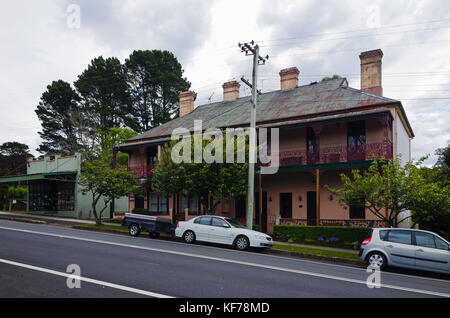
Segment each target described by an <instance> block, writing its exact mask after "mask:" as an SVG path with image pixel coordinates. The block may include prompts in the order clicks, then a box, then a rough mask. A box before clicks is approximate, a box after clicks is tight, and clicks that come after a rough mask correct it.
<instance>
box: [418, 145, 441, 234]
mask: <svg viewBox="0 0 450 318" xmlns="http://www.w3.org/2000/svg"><path fill="white" fill-rule="evenodd" d="M436 154H437V155H438V160H437V162H436V164H435V165H434V166H433V167H420V173H421V174H422V176H423V178H424V179H425V180H426V185H425V186H424V187H422V188H421V189H418V190H419V191H418V194H420V195H418V196H417V199H416V201H415V206H414V209H413V213H412V220H413V222H414V224H417V225H418V226H419V227H420V228H421V229H424V230H429V231H432V232H436V233H438V234H440V235H441V236H443V237H445V238H447V239H450V166H449V164H450V145H448V146H447V147H445V148H439V149H437V150H436ZM425 158H426V157H425ZM425 158H423V159H425Z"/></svg>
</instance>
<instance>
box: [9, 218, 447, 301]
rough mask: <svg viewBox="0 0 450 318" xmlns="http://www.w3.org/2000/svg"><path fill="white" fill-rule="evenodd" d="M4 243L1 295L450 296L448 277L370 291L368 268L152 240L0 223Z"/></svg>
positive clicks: (394, 282) (401, 281)
mask: <svg viewBox="0 0 450 318" xmlns="http://www.w3.org/2000/svg"><path fill="white" fill-rule="evenodd" d="M0 242H1V243H0V297H162V298H164V297H177V298H178V297H183V298H197V297H202V298H210V297H213V298H230V297H231V298H241V297H244V298H266V297H267V298H297V297H344V298H350V297H369V298H373V297H387V298H397V297H398V298H412V297H447V298H448V297H450V280H448V279H446V277H442V278H440V277H439V278H430V277H420V276H415V275H405V274H399V273H390V272H382V273H381V276H380V281H379V283H380V285H379V286H378V287H380V288H376V287H374V288H369V287H368V286H367V279H368V277H369V276H370V275H372V276H371V277H372V278H373V279H371V280H370V281H371V282H378V281H376V280H375V278H374V277H375V276H373V273H368V272H367V271H366V270H365V269H362V268H357V267H351V266H344V265H336V264H330V263H324V262H318V261H310V260H303V259H298V258H288V257H278V256H273V255H266V254H261V253H255V252H240V251H235V250H233V249H227V248H221V247H215V246H205V245H187V244H184V243H182V242H171V241H163V240H152V239H149V238H148V237H138V238H133V237H128V236H121V235H114V234H106V233H98V232H90V231H83V230H75V229H70V228H63V227H56V226H49V225H41V224H28V223H20V222H13V221H4V220H0ZM71 264H75V265H76V266H79V269H80V270H81V273H80V276H81V280H80V281H78V280H76V279H74V277H72V276H70V275H71V274H72V273H73V272H72V271H69V272H68V271H67V269H68V266H69V265H71ZM68 282H69V283H70V282H72V285H71V287H73V286H74V285H73V284H74V283H79V285H78V286H80V288H69V287H68V285H67V283H68ZM372 287H373V286H372Z"/></svg>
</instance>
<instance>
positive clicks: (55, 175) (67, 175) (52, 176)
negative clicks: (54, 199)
mask: <svg viewBox="0 0 450 318" xmlns="http://www.w3.org/2000/svg"><path fill="white" fill-rule="evenodd" d="M77 173H78V172H77V171H62V172H44V173H34V174H26V175H22V176H11V177H0V183H5V182H19V181H33V180H53V181H68V182H75V181H76V178H75V177H76V175H77Z"/></svg>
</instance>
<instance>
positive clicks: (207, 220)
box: [200, 216, 212, 225]
mask: <svg viewBox="0 0 450 318" xmlns="http://www.w3.org/2000/svg"><path fill="white" fill-rule="evenodd" d="M211 219H212V217H210V216H204V217H202V218H201V220H200V224H203V225H211Z"/></svg>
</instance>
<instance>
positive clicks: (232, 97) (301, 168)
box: [117, 50, 414, 233]
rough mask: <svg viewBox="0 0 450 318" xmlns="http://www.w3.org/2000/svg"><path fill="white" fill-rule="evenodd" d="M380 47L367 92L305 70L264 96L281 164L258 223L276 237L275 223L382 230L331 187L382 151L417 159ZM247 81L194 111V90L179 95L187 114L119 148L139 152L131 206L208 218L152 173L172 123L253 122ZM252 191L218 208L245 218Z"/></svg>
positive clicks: (364, 57)
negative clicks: (160, 189)
mask: <svg viewBox="0 0 450 318" xmlns="http://www.w3.org/2000/svg"><path fill="white" fill-rule="evenodd" d="M382 57H383V53H382V51H381V50H373V51H368V52H363V53H361V55H360V61H361V89H355V88H351V87H349V86H348V82H347V80H346V79H345V78H338V79H333V80H327V81H322V82H314V83H311V84H309V85H304V86H298V78H299V70H298V69H297V68H296V67H292V68H288V69H284V70H282V71H280V90H277V91H272V92H267V93H263V94H261V95H259V96H258V107H257V119H256V126H257V128H260V127H266V128H274V127H276V128H279V170H278V173H276V174H272V175H257V176H256V177H255V189H256V193H255V213H254V216H255V223H256V224H260V228H261V230H263V231H265V232H269V233H271V232H272V231H273V225H274V224H300V225H346V226H383V225H384V224H382V222H381V221H380V220H379V219H377V218H376V217H375V216H374V215H372V214H371V213H370V212H368V211H365V210H364V209H361V208H357V207H348V208H343V207H342V206H340V205H339V203H338V200H337V198H335V197H334V196H333V195H331V193H330V192H329V191H328V190H326V189H325V188H324V185H329V186H330V187H335V188H336V187H339V185H340V177H339V175H340V174H341V173H343V172H344V173H349V172H350V171H351V169H355V168H358V169H364V168H367V167H368V166H369V165H370V162H371V159H372V158H373V156H374V155H375V156H376V157H384V158H393V157H396V156H398V155H401V158H402V161H403V162H405V161H407V160H410V153H411V149H410V148H411V139H412V138H413V137H414V133H413V131H412V128H411V126H410V124H409V122H408V118H407V116H406V113H405V110H404V108H403V106H402V103H401V102H400V101H398V100H394V99H390V98H387V97H384V96H383V90H382V69H381V64H382ZM239 86H240V85H239V83H238V82H236V81H232V82H227V83H225V84H223V86H222V87H223V94H224V96H223V101H222V102H216V103H211V104H206V105H200V106H198V107H196V108H195V109H194V95H195V93H194V92H191V91H188V92H183V93H181V94H180V114H179V115H180V116H179V117H178V118H175V119H173V120H172V121H170V122H168V123H166V124H164V125H161V126H159V127H156V128H153V129H151V130H149V131H147V132H144V133H142V134H140V135H138V136H136V137H134V138H131V139H129V140H128V141H127V142H126V143H124V144H122V145H120V147H119V148H118V149H117V150H120V151H123V152H127V153H128V154H129V155H130V160H129V169H130V170H131V171H132V172H133V173H134V175H135V177H136V178H138V179H139V180H140V182H141V183H142V185H143V187H144V192H145V196H144V197H141V198H138V197H136V198H134V197H133V196H130V202H129V207H130V211H132V210H133V209H134V208H135V207H139V208H146V209H149V210H150V211H151V212H152V213H154V214H157V215H160V216H165V217H168V218H172V219H173V220H176V219H178V220H185V219H189V218H191V217H194V216H196V215H198V214H201V213H202V211H201V209H200V206H199V202H198V198H196V197H183V196H181V195H177V194H174V195H170V196H162V195H158V194H157V193H154V192H153V191H152V186H151V178H152V170H153V168H154V165H155V164H156V163H157V160H158V156H159V155H160V154H161V149H162V148H161V147H162V145H163V144H164V143H167V142H168V141H169V140H170V137H171V134H172V131H173V129H175V128H178V127H184V128H188V129H190V130H193V127H194V120H202V123H203V127H206V128H207V127H217V128H223V129H225V128H231V127H248V126H249V121H250V107H251V106H250V105H251V99H250V97H241V98H240V97H239ZM246 207H247V204H246V197H242V198H236V199H235V200H233V201H225V202H222V203H221V204H220V205H219V206H218V208H217V214H220V215H224V216H229V217H233V218H237V219H242V220H243V221H244V220H245V215H246Z"/></svg>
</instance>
